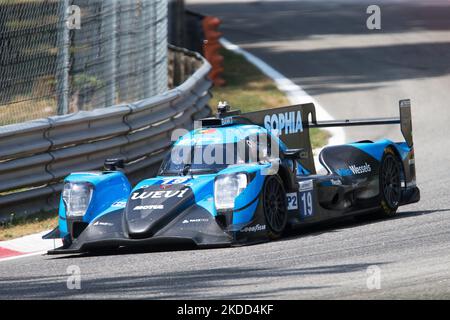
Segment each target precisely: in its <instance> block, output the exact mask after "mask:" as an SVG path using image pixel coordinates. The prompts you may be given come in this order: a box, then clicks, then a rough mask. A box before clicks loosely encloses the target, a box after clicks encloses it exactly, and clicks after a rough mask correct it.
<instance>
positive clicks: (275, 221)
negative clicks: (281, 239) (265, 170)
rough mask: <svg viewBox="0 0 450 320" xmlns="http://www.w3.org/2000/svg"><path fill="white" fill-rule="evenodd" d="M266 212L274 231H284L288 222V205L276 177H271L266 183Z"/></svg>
mask: <svg viewBox="0 0 450 320" xmlns="http://www.w3.org/2000/svg"><path fill="white" fill-rule="evenodd" d="M264 213H265V216H266V222H267V224H268V225H269V227H270V228H271V229H272V230H273V231H274V232H277V233H279V232H282V231H283V229H284V226H285V224H286V221H285V219H286V217H285V216H286V205H285V198H284V196H283V190H282V187H281V185H280V183H279V182H278V181H277V180H276V179H275V178H270V179H269V180H268V181H267V183H266V188H265V193H264Z"/></svg>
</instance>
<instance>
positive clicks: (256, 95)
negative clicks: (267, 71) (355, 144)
mask: <svg viewBox="0 0 450 320" xmlns="http://www.w3.org/2000/svg"><path fill="white" fill-rule="evenodd" d="M220 53H221V55H222V56H223V57H224V67H225V71H224V73H223V76H222V77H223V78H224V79H225V81H226V85H225V86H223V87H214V88H213V90H212V94H213V98H212V99H211V102H210V105H211V106H212V108H213V109H214V111H215V108H216V107H217V104H218V103H219V101H227V102H228V103H229V104H230V105H231V106H232V108H235V109H239V110H241V111H242V112H250V111H257V110H262V109H270V108H275V107H283V106H287V105H289V104H290V103H289V100H288V99H287V98H286V96H285V95H284V93H283V92H281V91H280V90H278V88H277V87H276V86H275V84H274V83H273V81H272V80H271V79H270V78H268V77H267V76H265V75H264V74H263V73H262V72H261V71H260V70H259V69H258V68H256V67H255V66H254V65H253V64H251V63H250V62H248V61H247V59H245V58H244V57H243V56H241V55H239V54H236V53H234V52H231V51H229V50H226V49H223V48H222V49H221V52H220ZM310 135H311V144H312V147H313V148H318V147H322V146H324V145H325V144H326V143H327V141H328V138H329V133H328V132H326V131H323V130H319V129H312V130H311V131H310Z"/></svg>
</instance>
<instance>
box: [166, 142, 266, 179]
mask: <svg viewBox="0 0 450 320" xmlns="http://www.w3.org/2000/svg"><path fill="white" fill-rule="evenodd" d="M258 141H259V140H258ZM266 141H267V140H266ZM240 142H242V143H240ZM240 142H239V143H218V144H208V145H189V146H186V145H176V146H174V147H173V148H172V150H171V152H169V154H168V155H167V157H166V159H165V160H164V161H163V163H162V165H161V169H160V171H159V174H160V175H173V174H176V175H186V174H188V173H191V174H201V173H214V172H219V171H221V170H223V169H225V168H227V167H228V166H230V165H235V164H244V163H255V162H258V161H265V160H268V152H267V149H268V148H267V143H264V146H262V145H261V144H258V143H254V141H253V140H251V139H245V140H242V141H240Z"/></svg>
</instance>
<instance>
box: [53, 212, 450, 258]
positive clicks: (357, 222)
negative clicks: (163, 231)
mask: <svg viewBox="0 0 450 320" xmlns="http://www.w3.org/2000/svg"><path fill="white" fill-rule="evenodd" d="M444 211H450V209H437V210H420V211H408V212H399V213H398V214H397V216H395V217H392V218H390V219H386V218H380V217H379V216H377V215H373V214H371V215H365V216H361V217H347V218H340V219H337V220H332V221H327V222H320V223H317V224H311V225H305V226H301V227H299V228H296V229H294V230H289V231H287V232H286V234H285V235H284V236H283V237H282V238H280V239H279V240H278V241H279V242H281V241H290V240H294V239H297V238H300V237H304V236H318V235H321V234H324V233H331V232H339V230H342V229H347V228H356V227H359V226H363V225H367V224H373V223H381V222H385V221H389V220H397V219H405V218H409V217H414V216H420V215H426V214H432V213H435V212H444ZM262 243H264V242H262ZM258 244H260V243H252V244H247V245H245V246H252V245H258ZM236 247H239V246H236ZM217 248H224V247H217ZM225 248H227V247H225ZM211 249H214V248H212V247H211V248H197V247H196V246H195V245H185V244H182V245H180V244H177V245H164V246H158V247H145V246H142V247H132V248H119V249H113V250H105V249H102V251H98V252H86V253H80V254H69V255H61V256H49V257H50V259H51V260H61V259H76V258H86V257H101V256H111V255H128V254H147V253H157V252H177V251H188V250H211Z"/></svg>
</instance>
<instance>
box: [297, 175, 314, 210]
mask: <svg viewBox="0 0 450 320" xmlns="http://www.w3.org/2000/svg"><path fill="white" fill-rule="evenodd" d="M299 189H300V199H299V200H300V201H299V206H300V216H301V217H303V218H308V217H311V216H312V215H313V214H314V198H313V192H314V184H313V181H312V180H305V181H301V182H299Z"/></svg>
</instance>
